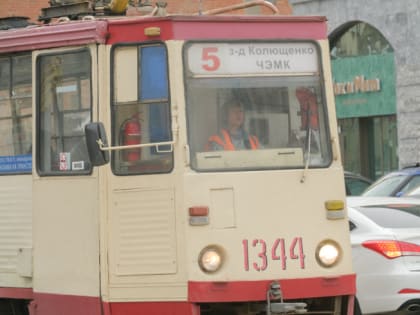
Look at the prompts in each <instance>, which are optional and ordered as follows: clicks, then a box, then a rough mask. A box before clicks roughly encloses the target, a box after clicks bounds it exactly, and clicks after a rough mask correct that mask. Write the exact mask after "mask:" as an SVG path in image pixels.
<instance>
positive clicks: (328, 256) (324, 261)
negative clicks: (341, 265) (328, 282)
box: [316, 240, 341, 268]
mask: <svg viewBox="0 0 420 315" xmlns="http://www.w3.org/2000/svg"><path fill="white" fill-rule="evenodd" d="M340 259H341V248H340V246H339V245H338V243H337V242H335V241H333V240H325V241H323V242H321V243H320V244H319V245H318V247H317V249H316V260H317V261H318V263H319V264H320V265H321V266H323V267H327V268H329V267H333V266H335V265H336V264H337V263H338V262H339V261H340Z"/></svg>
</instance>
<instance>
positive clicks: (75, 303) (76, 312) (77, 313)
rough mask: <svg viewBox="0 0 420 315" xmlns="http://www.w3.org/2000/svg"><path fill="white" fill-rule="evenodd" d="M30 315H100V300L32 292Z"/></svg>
mask: <svg viewBox="0 0 420 315" xmlns="http://www.w3.org/2000/svg"><path fill="white" fill-rule="evenodd" d="M33 298H34V300H33V302H32V303H31V305H30V308H31V315H33V314H35V315H57V314H60V315H81V314H87V315H100V314H102V312H101V300H100V298H99V297H97V296H96V297H95V296H79V295H64V294H50V293H39V292H34V294H33Z"/></svg>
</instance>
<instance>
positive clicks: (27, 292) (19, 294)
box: [0, 288, 34, 300]
mask: <svg viewBox="0 0 420 315" xmlns="http://www.w3.org/2000/svg"><path fill="white" fill-rule="evenodd" d="M33 294H34V292H33V290H32V288H0V298H10V299H25V300H31V299H32V298H33Z"/></svg>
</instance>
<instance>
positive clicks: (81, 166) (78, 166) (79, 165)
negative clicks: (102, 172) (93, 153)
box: [71, 161, 85, 171]
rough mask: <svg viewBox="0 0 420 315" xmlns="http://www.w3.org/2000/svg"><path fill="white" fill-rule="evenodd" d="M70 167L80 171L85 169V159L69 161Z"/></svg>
mask: <svg viewBox="0 0 420 315" xmlns="http://www.w3.org/2000/svg"><path fill="white" fill-rule="evenodd" d="M71 168H72V170H73V171H81V170H84V169H85V161H74V162H73V163H71Z"/></svg>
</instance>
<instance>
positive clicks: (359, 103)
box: [331, 53, 396, 118]
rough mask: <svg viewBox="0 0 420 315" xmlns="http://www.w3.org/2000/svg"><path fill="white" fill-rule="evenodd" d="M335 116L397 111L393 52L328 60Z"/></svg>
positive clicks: (365, 115)
mask: <svg viewBox="0 0 420 315" xmlns="http://www.w3.org/2000/svg"><path fill="white" fill-rule="evenodd" d="M331 63H332V73H333V84H334V95H335V104H336V109H337V118H351V117H367V116H381V115H392V114H395V113H396V97H395V63H394V53H386V54H381V55H368V56H357V57H345V58H340V59H333V60H331Z"/></svg>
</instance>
